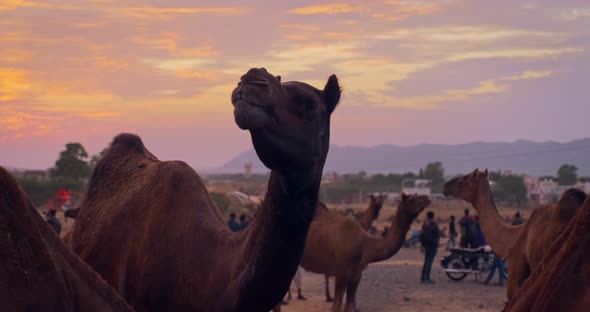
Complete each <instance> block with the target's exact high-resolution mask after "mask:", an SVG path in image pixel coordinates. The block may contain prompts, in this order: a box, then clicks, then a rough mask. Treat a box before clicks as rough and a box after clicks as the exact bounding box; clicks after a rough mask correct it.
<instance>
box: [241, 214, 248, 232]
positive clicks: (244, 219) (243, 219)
mask: <svg viewBox="0 0 590 312" xmlns="http://www.w3.org/2000/svg"><path fill="white" fill-rule="evenodd" d="M248 224H250V222H249V221H248V218H247V217H246V215H245V214H241V215H240V231H241V230H243V229H245V228H247V227H248Z"/></svg>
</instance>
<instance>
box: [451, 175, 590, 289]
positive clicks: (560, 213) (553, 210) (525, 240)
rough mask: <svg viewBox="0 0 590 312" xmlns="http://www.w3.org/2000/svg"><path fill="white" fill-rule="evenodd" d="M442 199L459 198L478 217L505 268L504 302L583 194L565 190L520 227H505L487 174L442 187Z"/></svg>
mask: <svg viewBox="0 0 590 312" xmlns="http://www.w3.org/2000/svg"><path fill="white" fill-rule="evenodd" d="M444 194H445V196H450V195H451V196H454V197H456V198H461V199H463V200H465V201H467V202H469V203H471V204H472V205H473V207H474V208H475V210H477V213H478V214H479V220H480V225H481V230H482V232H483V234H484V236H485V238H486V241H487V242H488V243H489V244H490V246H491V247H492V249H493V250H494V252H495V253H496V254H497V255H499V256H500V257H502V258H506V260H507V261H508V264H509V270H510V272H509V279H508V299H510V298H512V297H513V296H514V294H515V293H516V292H517V291H518V289H519V288H520V287H521V286H522V284H523V283H524V282H525V280H526V279H527V278H528V277H529V276H530V274H531V272H532V271H533V270H534V269H535V267H536V266H537V265H538V264H539V263H540V262H541V260H542V259H543V256H544V255H545V254H546V253H547V251H548V249H549V247H550V245H551V243H552V242H553V241H554V240H555V239H556V238H557V237H558V236H559V234H560V233H561V232H562V231H563V230H564V229H565V227H566V226H567V225H568V224H569V223H570V221H571V220H572V218H573V216H574V215H575V213H576V211H577V210H578V209H579V207H580V206H581V205H582V203H583V202H584V200H585V198H586V194H585V193H584V192H582V191H580V190H577V189H569V190H567V191H566V192H565V193H564V194H563V195H562V196H561V198H560V199H559V201H558V202H557V203H556V204H555V205H552V206H546V207H539V208H537V209H535V210H534V211H533V213H532V214H531V217H530V218H529V220H528V221H527V222H526V223H524V224H521V225H516V226H513V225H509V224H507V223H505V222H504V221H503V220H502V218H501V217H500V215H499V214H498V210H497V209H496V205H495V203H494V200H493V198H492V192H491V189H490V184H489V182H488V172H487V170H486V171H483V172H482V171H479V170H477V169H476V170H475V171H473V172H472V173H470V174H468V175H465V176H463V177H457V178H454V179H452V180H450V181H449V182H447V183H446V184H445V187H444Z"/></svg>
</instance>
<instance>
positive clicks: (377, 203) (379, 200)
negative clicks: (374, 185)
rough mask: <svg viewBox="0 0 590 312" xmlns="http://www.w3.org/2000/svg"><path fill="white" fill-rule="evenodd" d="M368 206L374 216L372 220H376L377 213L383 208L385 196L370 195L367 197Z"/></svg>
mask: <svg viewBox="0 0 590 312" xmlns="http://www.w3.org/2000/svg"><path fill="white" fill-rule="evenodd" d="M369 200H370V202H369V205H370V206H371V207H372V208H373V212H374V213H375V215H374V216H373V217H374V218H377V216H378V215H379V211H381V208H383V202H384V201H385V195H383V194H379V196H375V195H373V194H371V195H370V196H369Z"/></svg>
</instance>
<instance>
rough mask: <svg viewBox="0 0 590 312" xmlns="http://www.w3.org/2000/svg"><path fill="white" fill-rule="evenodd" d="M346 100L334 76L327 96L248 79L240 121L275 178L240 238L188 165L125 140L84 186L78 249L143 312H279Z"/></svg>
mask: <svg viewBox="0 0 590 312" xmlns="http://www.w3.org/2000/svg"><path fill="white" fill-rule="evenodd" d="M339 99H340V86H339V84H338V79H337V78H336V76H334V75H332V76H331V77H330V78H329V79H328V82H327V84H326V86H325V88H324V89H323V90H318V89H316V88H314V87H312V86H310V85H308V84H306V83H303V82H297V81H293V82H284V83H281V82H280V77H275V76H273V75H271V74H269V73H268V72H267V71H266V70H265V69H255V68H254V69H250V70H249V71H248V72H247V73H246V74H245V75H243V76H242V77H241V79H240V82H239V83H238V86H237V87H236V88H235V89H234V91H233V93H232V103H233V105H234V118H235V122H236V124H237V125H238V126H239V127H240V128H241V129H244V130H249V131H250V135H251V137H252V143H253V145H254V149H255V150H256V153H257V155H258V157H259V158H260V160H261V161H262V162H263V163H264V165H265V166H266V167H268V168H270V169H271V170H272V172H271V174H270V180H269V183H268V191H267V193H266V197H265V199H264V202H263V204H262V206H261V207H260V209H259V211H257V213H256V214H255V216H254V218H253V220H252V222H251V223H250V225H249V226H248V227H247V228H246V229H245V230H242V231H240V232H237V233H232V232H231V231H230V230H229V228H228V227H227V225H226V224H225V221H224V220H223V217H222V216H221V213H220V212H219V210H218V208H217V207H216V206H215V204H214V203H213V201H212V199H211V197H210V196H209V194H208V192H207V190H206V188H205V185H204V184H203V182H202V181H201V179H200V177H199V176H198V175H197V173H196V172H195V171H194V170H193V169H192V168H191V167H190V166H188V165H187V164H185V163H184V162H180V161H160V160H158V159H157V158H156V157H155V156H154V155H153V154H152V153H150V152H149V151H148V150H147V149H146V148H145V147H144V144H143V142H142V141H141V139H140V138H139V137H138V136H135V135H131V134H121V135H119V136H117V137H116V138H115V139H114V140H113V143H112V144H111V147H110V149H109V150H108V152H106V154H105V155H104V156H103V157H102V159H101V160H100V161H99V162H98V164H97V166H96V168H95V170H94V172H93V173H92V176H91V178H90V181H89V183H88V191H87V193H86V195H85V197H84V200H83V203H82V208H81V209H80V215H79V218H78V220H77V221H76V224H75V225H74V228H73V230H72V233H73V234H72V235H71V236H70V244H71V247H72V249H73V250H74V251H75V252H77V253H78V254H79V255H80V257H81V258H82V259H83V260H84V261H86V262H87V263H89V264H90V265H91V266H92V267H93V268H94V269H95V270H96V271H97V272H98V273H99V274H101V275H102V277H103V278H104V279H105V280H106V281H108V282H109V283H110V284H111V285H112V286H113V287H114V288H115V289H116V290H117V291H118V292H119V294H121V295H122V296H123V297H124V298H125V299H126V300H127V302H128V303H129V304H130V305H131V306H133V307H134V308H135V309H136V310H138V311H207V312H209V311H224V312H227V311H268V310H270V309H272V308H273V307H274V306H275V305H276V304H277V303H278V302H280V301H281V299H282V298H283V296H284V294H285V293H286V292H287V289H288V288H289V285H290V284H291V279H292V278H293V276H294V275H295V271H296V270H297V267H298V265H299V262H300V260H301V255H302V253H303V248H304V246H305V239H306V237H307V232H308V229H309V225H310V223H311V219H312V218H313V215H314V211H315V208H316V205H317V200H318V193H319V187H320V181H321V178H322V170H323V167H324V162H325V160H326V156H327V154H328V148H329V143H330V142H329V141H330V116H331V114H332V112H333V111H334V109H335V108H336V105H337V104H338V102H339ZM201 143H202V146H203V148H207V144H208V143H210V142H201ZM182 144H192V145H194V144H197V143H195V142H183V143H182Z"/></svg>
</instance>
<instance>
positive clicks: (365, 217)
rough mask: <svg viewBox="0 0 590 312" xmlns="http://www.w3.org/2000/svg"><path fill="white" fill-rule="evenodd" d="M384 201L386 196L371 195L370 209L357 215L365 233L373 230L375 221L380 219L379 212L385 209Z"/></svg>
mask: <svg viewBox="0 0 590 312" xmlns="http://www.w3.org/2000/svg"><path fill="white" fill-rule="evenodd" d="M384 200H385V196H384V195H379V196H374V195H372V194H371V196H369V207H367V209H365V211H363V212H361V213H359V214H357V215H355V218H356V219H357V221H358V222H359V223H360V225H361V226H362V227H363V229H365V231H368V230H369V229H371V225H372V224H373V221H375V220H377V218H378V217H379V212H380V211H381V208H383V201H384Z"/></svg>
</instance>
